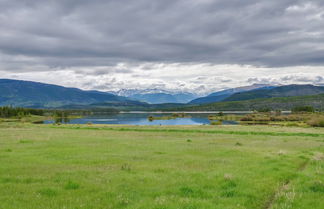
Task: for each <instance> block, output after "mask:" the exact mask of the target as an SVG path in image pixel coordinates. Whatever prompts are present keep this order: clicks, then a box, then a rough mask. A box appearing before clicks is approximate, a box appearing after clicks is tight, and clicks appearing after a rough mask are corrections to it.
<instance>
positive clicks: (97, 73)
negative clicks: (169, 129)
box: [0, 0, 324, 94]
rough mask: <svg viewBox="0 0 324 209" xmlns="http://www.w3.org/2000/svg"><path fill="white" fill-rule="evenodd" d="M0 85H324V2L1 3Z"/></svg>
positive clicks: (199, 88) (196, 88) (201, 88)
mask: <svg viewBox="0 0 324 209" xmlns="http://www.w3.org/2000/svg"><path fill="white" fill-rule="evenodd" d="M0 78H13V79H24V80H32V81H41V82H47V83H53V84H59V85H64V86H72V87H79V88H82V89H97V90H102V91H109V90H118V89H123V88H137V89H145V88H161V89H166V90H176V91H179V90H182V91H192V92H197V93H201V94H203V93H208V92H211V91H215V90H220V89H224V88H230V87H237V86H242V85H249V84H253V83H271V84H290V83H312V84H317V85H321V84H322V85H324V1H323V0H271V1H270V0H91V1H89V0H0Z"/></svg>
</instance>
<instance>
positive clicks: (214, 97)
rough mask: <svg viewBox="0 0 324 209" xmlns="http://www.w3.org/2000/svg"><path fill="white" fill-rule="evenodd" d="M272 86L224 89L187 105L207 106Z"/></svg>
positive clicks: (255, 85)
mask: <svg viewBox="0 0 324 209" xmlns="http://www.w3.org/2000/svg"><path fill="white" fill-rule="evenodd" d="M271 88H274V86H269V85H267V84H253V85H251V86H243V87H238V88H232V89H226V90H222V91H218V92H214V93H211V94H209V95H208V96H205V97H200V98H197V99H194V100H192V101H190V102H189V104H207V103H213V102H219V101H223V100H224V99H226V98H228V97H230V96H232V95H233V94H236V93H240V92H246V91H251V90H255V89H271Z"/></svg>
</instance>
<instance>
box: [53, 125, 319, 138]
mask: <svg viewBox="0 0 324 209" xmlns="http://www.w3.org/2000/svg"><path fill="white" fill-rule="evenodd" d="M51 127H52V128H66V129H91V130H107V131H134V132H173V133H207V134H230V135H260V136H301V137H324V134H321V133H302V132H298V133H296V132H259V131H227V130H197V129H157V128H150V129H146V128H128V127H122V128H117V127H116V128H115V127H91V126H51Z"/></svg>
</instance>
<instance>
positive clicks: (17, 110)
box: [0, 106, 44, 118]
mask: <svg viewBox="0 0 324 209" xmlns="http://www.w3.org/2000/svg"><path fill="white" fill-rule="evenodd" d="M28 115H44V110H42V109H31V108H22V107H9V106H5V107H0V117H2V118H10V117H24V116H28Z"/></svg>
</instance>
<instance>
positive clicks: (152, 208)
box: [0, 123, 324, 209]
mask: <svg viewBox="0 0 324 209" xmlns="http://www.w3.org/2000/svg"><path fill="white" fill-rule="evenodd" d="M323 197H324V129H320V128H300V127H270V126H216V127H215V126H174V127H163V126H162V127H160V126H154V127H142V126H141V127H140V126H94V125H83V126H78V125H61V126H54V125H30V124H23V123H0V209H47V208H51V209H81V208H84V209H109V208H111V209H118V208H126V209H209V208H210V209H243V208H245V209H270V208H272V209H279V208H280V209H308V208H310V209H323V208H324V198H323Z"/></svg>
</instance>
